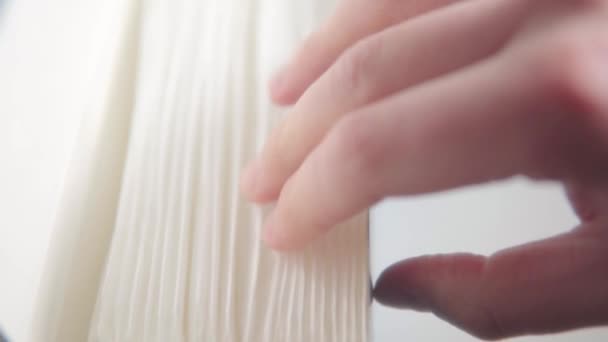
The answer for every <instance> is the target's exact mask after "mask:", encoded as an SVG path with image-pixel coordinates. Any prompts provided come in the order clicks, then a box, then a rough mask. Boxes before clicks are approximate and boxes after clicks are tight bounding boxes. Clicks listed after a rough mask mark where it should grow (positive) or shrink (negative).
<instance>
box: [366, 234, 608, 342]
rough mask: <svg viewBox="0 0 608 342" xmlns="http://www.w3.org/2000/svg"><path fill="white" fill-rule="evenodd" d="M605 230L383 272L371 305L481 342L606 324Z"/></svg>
mask: <svg viewBox="0 0 608 342" xmlns="http://www.w3.org/2000/svg"><path fill="white" fill-rule="evenodd" d="M605 228H606V227H605V226H602V227H595V228H591V229H589V228H588V229H579V230H576V231H573V232H571V233H568V234H565V235H562V236H558V237H554V238H551V239H548V240H544V241H540V242H536V243H532V244H528V245H524V246H521V247H517V248H513V249H508V250H505V251H502V252H499V253H496V254H494V255H492V256H491V257H489V258H484V257H482V256H474V255H464V254H463V255H443V256H427V257H420V258H415V259H410V260H405V261H402V262H400V263H397V264H395V265H393V266H391V267H389V268H388V269H386V270H385V271H384V272H383V273H382V275H381V276H380V278H379V279H378V282H377V284H376V287H375V290H374V295H375V297H376V299H377V300H378V301H379V302H381V303H384V304H386V305H389V306H393V307H398V308H412V309H416V310H422V311H432V312H433V313H435V314H436V315H437V316H439V317H440V318H443V319H445V320H447V321H449V322H451V323H452V324H454V325H456V326H458V327H460V328H461V329H464V330H466V331H468V332H469V333H471V334H473V335H476V336H478V337H481V338H484V339H498V338H505V337H509V336H515V335H523V334H540V333H550V332H558V331H564V330H570V329H574V328H580V327H586V326H594V325H601V324H607V323H608V291H606V289H608V269H607V268H606V263H607V262H608V247H606V242H607V240H606V238H607V237H608V236H607V232H608V231H607V230H606V229H605Z"/></svg>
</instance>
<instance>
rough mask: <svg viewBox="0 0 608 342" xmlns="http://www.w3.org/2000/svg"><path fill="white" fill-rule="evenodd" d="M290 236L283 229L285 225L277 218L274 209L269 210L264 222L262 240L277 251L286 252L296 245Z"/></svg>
mask: <svg viewBox="0 0 608 342" xmlns="http://www.w3.org/2000/svg"><path fill="white" fill-rule="evenodd" d="M290 238H291V237H290V236H289V232H288V231H285V227H284V226H283V225H282V224H281V222H280V220H279V219H278V217H277V214H276V211H273V212H271V213H270V215H269V216H268V217H267V218H266V222H265V223H264V227H263V230H262V241H264V243H265V244H266V246H267V247H269V248H270V249H273V250H275V251H278V252H287V251H290V250H293V249H294V248H295V247H296V244H294V243H293V241H291V239H290Z"/></svg>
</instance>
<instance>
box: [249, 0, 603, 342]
mask: <svg viewBox="0 0 608 342" xmlns="http://www.w3.org/2000/svg"><path fill="white" fill-rule="evenodd" d="M271 93H272V96H273V99H274V100H275V101H276V102H278V103H281V104H291V103H294V102H295V106H294V108H293V109H292V111H291V113H290V114H289V116H288V117H287V118H286V120H284V122H282V123H281V125H280V126H279V127H278V128H276V129H275V131H274V132H273V134H272V135H271V137H270V139H269V141H268V143H267V145H266V146H265V148H264V150H263V151H262V153H261V155H260V157H259V158H258V159H256V161H254V162H253V163H252V165H250V166H249V168H248V169H247V170H246V171H245V174H244V176H243V182H242V187H243V191H244V193H245V194H246V195H247V196H248V198H250V199H251V200H253V201H256V202H268V201H274V200H277V204H276V208H275V209H274V211H273V212H272V213H271V215H270V217H269V218H268V220H267V222H266V226H265V231H264V239H265V241H266V243H267V244H269V245H270V246H271V247H273V248H276V249H291V248H297V247H301V246H303V245H305V244H306V243H308V242H310V241H311V240H313V239H315V238H316V237H318V236H319V235H320V234H323V233H324V232H326V231H327V230H329V229H331V227H333V226H334V225H335V224H337V223H339V222H341V221H343V220H345V219H347V218H349V217H351V216H353V215H354V214H356V213H357V212H359V211H362V210H364V209H366V208H367V207H369V206H370V205H372V204H374V203H376V202H377V201H379V200H381V199H382V198H384V197H387V196H392V195H417V194H424V193H430V192H435V191H441V190H447V189H451V188H455V187H461V186H466V185H472V184H478V183H484V182H489V181H494V180H499V179H504V178H508V177H511V176H514V175H524V176H528V177H531V178H534V179H548V180H557V181H560V182H563V183H564V184H565V185H566V186H567V189H568V193H569V195H570V199H571V201H572V203H573V206H574V208H575V210H576V212H577V213H578V214H579V217H580V218H581V224H580V225H579V226H578V227H576V228H575V229H574V230H572V231H570V232H568V233H566V234H563V235H559V236H556V237H553V238H550V239H547V240H543V241H538V242H533V243H530V244H526V245H523V246H519V247H515V248H511V249H508V250H504V251H500V252H498V253H495V254H493V255H492V256H490V257H483V256H477V255H469V254H461V255H445V256H426V257H421V258H416V259H410V260H406V261H403V262H401V263H398V264H396V265H394V266H392V267H390V268H389V269H387V270H386V271H385V272H384V273H383V274H382V276H381V277H380V279H379V281H378V284H377V286H376V289H375V296H376V298H377V299H378V300H379V301H380V302H383V303H385V304H388V305H393V306H397V307H409V308H413V309H418V310H430V311H432V312H434V313H435V314H436V315H438V316H440V317H442V318H444V319H446V320H448V321H450V322H451V323H453V324H455V325H457V326H459V327H461V328H462V329H465V330H466V331H468V332H470V333H472V334H474V335H477V336H480V337H483V338H488V339H490V338H501V337H505V336H512V335H520V334H529V333H546V332H555V331H562V330H566V329H572V328H576V327H582V326H590V325H599V324H608V1H605V0H469V1H460V2H458V1H455V0H434V1H425V2H420V1H405V0H404V1H391V0H376V1H373V0H344V1H342V2H341V3H340V5H339V7H338V9H337V11H336V13H335V14H334V15H333V16H332V17H331V18H330V19H329V21H328V22H327V23H326V24H325V25H324V26H323V27H322V28H321V29H320V30H319V31H318V32H317V33H315V34H313V35H312V36H311V37H310V38H309V39H308V40H307V41H306V42H305V43H304V44H303V46H302V48H301V49H300V51H299V52H298V53H297V54H296V55H295V57H294V58H293V59H292V61H291V62H290V63H288V64H287V66H286V68H285V69H284V70H283V71H282V72H280V73H279V74H278V75H277V77H275V79H274V80H273V81H272V82H271Z"/></svg>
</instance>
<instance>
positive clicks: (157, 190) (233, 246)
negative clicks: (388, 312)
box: [89, 0, 369, 342]
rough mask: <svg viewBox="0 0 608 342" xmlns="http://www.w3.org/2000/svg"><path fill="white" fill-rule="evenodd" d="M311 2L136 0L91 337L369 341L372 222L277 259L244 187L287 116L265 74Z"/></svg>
mask: <svg viewBox="0 0 608 342" xmlns="http://www.w3.org/2000/svg"><path fill="white" fill-rule="evenodd" d="M315 2H319V3H321V0H318V1H311V2H310V4H308V5H302V4H299V5H292V4H289V3H285V2H282V1H278V0H276V1H270V0H266V1H261V0H257V1H256V0H228V1H213V0H206V1H205V0H176V1H171V2H169V1H166V0H142V1H141V13H140V15H141V18H142V24H141V30H140V35H139V45H138V47H137V48H138V49H139V54H138V56H139V58H138V63H137V72H136V75H137V83H136V93H135V105H134V111H133V121H132V125H131V131H130V140H129V148H128V154H127V158H126V164H125V165H126V166H125V170H124V177H123V182H122V186H121V196H120V201H119V205H118V211H117V218H116V225H115V227H114V234H113V237H112V243H111V248H110V252H109V254H108V257H107V263H106V268H105V273H104V276H103V281H102V283H101V287H100V291H99V293H98V296H97V304H96V307H95V313H94V317H93V320H92V322H91V330H90V335H89V339H90V340H91V341H227V342H233V341H235V342H236V341H336V342H337V341H348V342H351V341H365V340H367V334H368V332H367V330H368V305H369V271H368V247H367V241H368V238H367V218H366V216H361V217H357V218H356V219H353V220H351V221H350V222H348V223H347V224H344V225H343V226H342V227H339V228H338V229H336V230H335V231H334V232H333V233H331V234H329V236H327V237H326V238H324V239H322V240H321V241H319V242H318V243H316V244H315V245H314V246H312V247H311V248H309V249H307V250H305V251H302V252H297V253H292V254H289V255H278V254H275V253H274V252H271V251H269V250H268V249H266V248H265V247H264V246H262V245H261V242H260V237H259V236H260V230H261V223H262V221H263V217H264V209H260V208H256V207H254V206H252V205H250V204H248V203H246V202H245V201H244V200H243V198H242V197H241V196H240V194H239V189H238V179H239V173H240V171H241V169H242V168H243V167H244V165H245V163H246V162H247V161H248V160H249V159H250V158H252V157H253V156H254V154H255V152H256V151H257V150H258V149H259V148H260V147H261V145H262V143H263V141H264V138H265V137H266V136H267V135H268V133H269V131H270V129H271V127H272V126H273V125H274V124H276V122H277V120H278V119H279V118H280V115H281V113H282V110H279V109H277V108H275V107H273V106H272V105H271V104H270V103H269V100H268V94H267V93H266V89H265V83H266V80H267V78H268V75H269V72H270V71H271V70H272V69H274V68H276V67H277V64H276V60H279V59H280V58H284V57H285V56H284V55H283V56H280V57H277V54H280V53H282V52H280V50H289V49H291V48H293V46H294V45H295V44H296V43H297V38H300V37H302V36H303V35H304V34H305V33H306V32H305V31H307V30H309V29H310V28H311V27H312V26H313V25H315V24H316V23H318V20H319V19H321V16H320V15H319V13H320V12H321V11H320V10H319V9H318V8H317V6H320V5H319V4H315ZM323 6H327V5H323ZM303 7H305V8H308V9H309V12H305V13H303V12H302V8H303ZM312 12H315V13H316V14H315V15H312V14H310V13H312ZM277 18H279V20H276V23H275V24H272V22H271V21H272V20H275V19H277ZM311 18H315V20H312V19H311ZM282 26H285V27H282ZM286 41H291V46H288V47H285V46H283V47H276V46H273V43H277V42H286ZM281 44H282V45H285V43H281ZM134 48H135V47H134Z"/></svg>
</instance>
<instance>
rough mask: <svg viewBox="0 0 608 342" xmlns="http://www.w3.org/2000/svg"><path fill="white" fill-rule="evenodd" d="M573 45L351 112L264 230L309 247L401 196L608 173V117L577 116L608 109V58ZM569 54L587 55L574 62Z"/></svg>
mask: <svg viewBox="0 0 608 342" xmlns="http://www.w3.org/2000/svg"><path fill="white" fill-rule="evenodd" d="M570 45H571V44H569V43H568V44H564V43H562V42H559V43H551V44H546V46H540V47H539V49H538V50H535V52H534V53H529V54H528V53H527V54H523V56H522V54H520V52H519V50H517V51H516V52H517V53H504V54H501V55H500V56H498V57H496V58H493V59H490V60H487V61H484V62H481V63H477V64H476V65H474V66H472V67H470V68H467V69H463V70H460V71H458V72H454V73H452V74H450V75H448V76H446V77H442V78H438V79H435V80H433V81H429V82H427V83H425V84H422V85H420V86H417V87H415V88H412V89H411V90H409V91H405V92H403V93H400V94H398V95H395V96H392V97H389V98H387V99H385V100H382V101H379V102H377V103H375V104H373V105H371V106H368V107H365V108H363V109H361V110H359V111H357V112H355V113H352V114H349V115H348V116H346V117H344V118H343V119H342V120H341V121H340V122H339V123H338V124H337V125H336V126H335V127H334V128H333V129H332V130H331V132H330V133H329V134H328V135H327V137H326V138H325V139H324V140H323V142H322V143H321V144H320V145H319V146H318V147H317V148H315V150H314V151H313V152H312V153H311V154H310V155H309V156H308V157H307V158H306V160H305V161H304V163H303V164H302V166H301V167H300V168H299V169H298V171H296V173H294V175H293V176H292V177H291V178H290V179H289V181H288V182H287V183H286V184H285V186H284V187H283V189H282V191H281V195H280V197H279V200H278V202H277V206H276V208H275V210H274V211H273V212H272V213H271V215H270V217H269V218H268V220H267V223H266V230H265V236H264V239H265V240H266V242H267V243H268V244H269V245H270V246H272V247H274V248H277V249H289V248H296V247H299V246H303V245H304V244H306V243H307V242H309V241H311V240H313V239H315V238H316V237H318V236H319V235H321V234H323V233H324V232H326V231H327V230H328V229H330V228H331V227H332V226H334V225H335V224H337V223H339V222H341V221H342V220H344V219H346V218H348V217H351V216H353V215H354V214H356V213H357V212H359V211H361V210H363V209H365V208H367V207H369V206H370V205H372V204H373V203H375V202H376V201H378V200H379V199H381V198H383V197H386V196H391V195H412V194H421V193H428V192H434V191H440V190H445V189H450V188H454V187H458V186H464V185H470V184H476V183H482V182H487V181H492V180H497V179H503V178H506V177H510V176H513V175H517V174H524V175H528V176H532V177H538V178H545V179H547V178H550V179H574V178H576V177H578V176H580V174H578V173H577V172H578V171H579V170H581V169H590V170H593V172H597V173H598V174H600V173H602V172H603V174H604V175H605V174H606V172H608V166H607V161H606V158H605V152H603V153H602V152H601V151H600V152H597V150H596V146H599V144H598V143H597V141H594V140H593V139H592V137H591V136H592V134H590V132H591V129H590V128H589V127H596V126H597V125H596V124H595V123H593V124H591V123H590V122H589V121H587V120H588V118H591V117H608V116H606V115H595V114H593V115H592V114H589V115H587V114H585V115H583V116H581V115H578V114H575V113H587V112H584V111H586V110H589V109H593V110H594V111H595V110H597V111H603V112H604V113H606V114H608V106H607V105H608V103H606V101H605V99H604V96H603V95H602V93H603V89H608V83H605V82H604V81H599V82H598V80H600V79H598V78H595V76H594V75H595V73H596V72H598V71H599V70H598V65H599V64H602V63H604V62H603V57H601V55H598V54H595V53H590V52H589V51H585V49H584V48H583V49H581V48H580V47H579V46H578V45H577V48H576V49H574V50H573V51H564V50H569V49H572V48H571V47H570ZM564 46H565V47H567V48H564ZM589 46H592V45H589ZM591 50H593V49H591ZM536 51H538V52H536ZM575 52H576V53H575ZM568 54H571V55H574V54H576V55H577V56H578V57H576V58H572V57H571V59H572V60H570V61H567V62H566V63H565V64H564V61H563V56H566V55H568ZM553 56H560V59H559V60H558V59H557V58H554V57H553ZM574 60H576V62H574ZM602 106H603V109H600V107H602ZM583 117H584V118H585V119H581V118H583ZM604 151H605V150H604ZM596 152H597V153H596ZM584 166H586V167H584Z"/></svg>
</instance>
